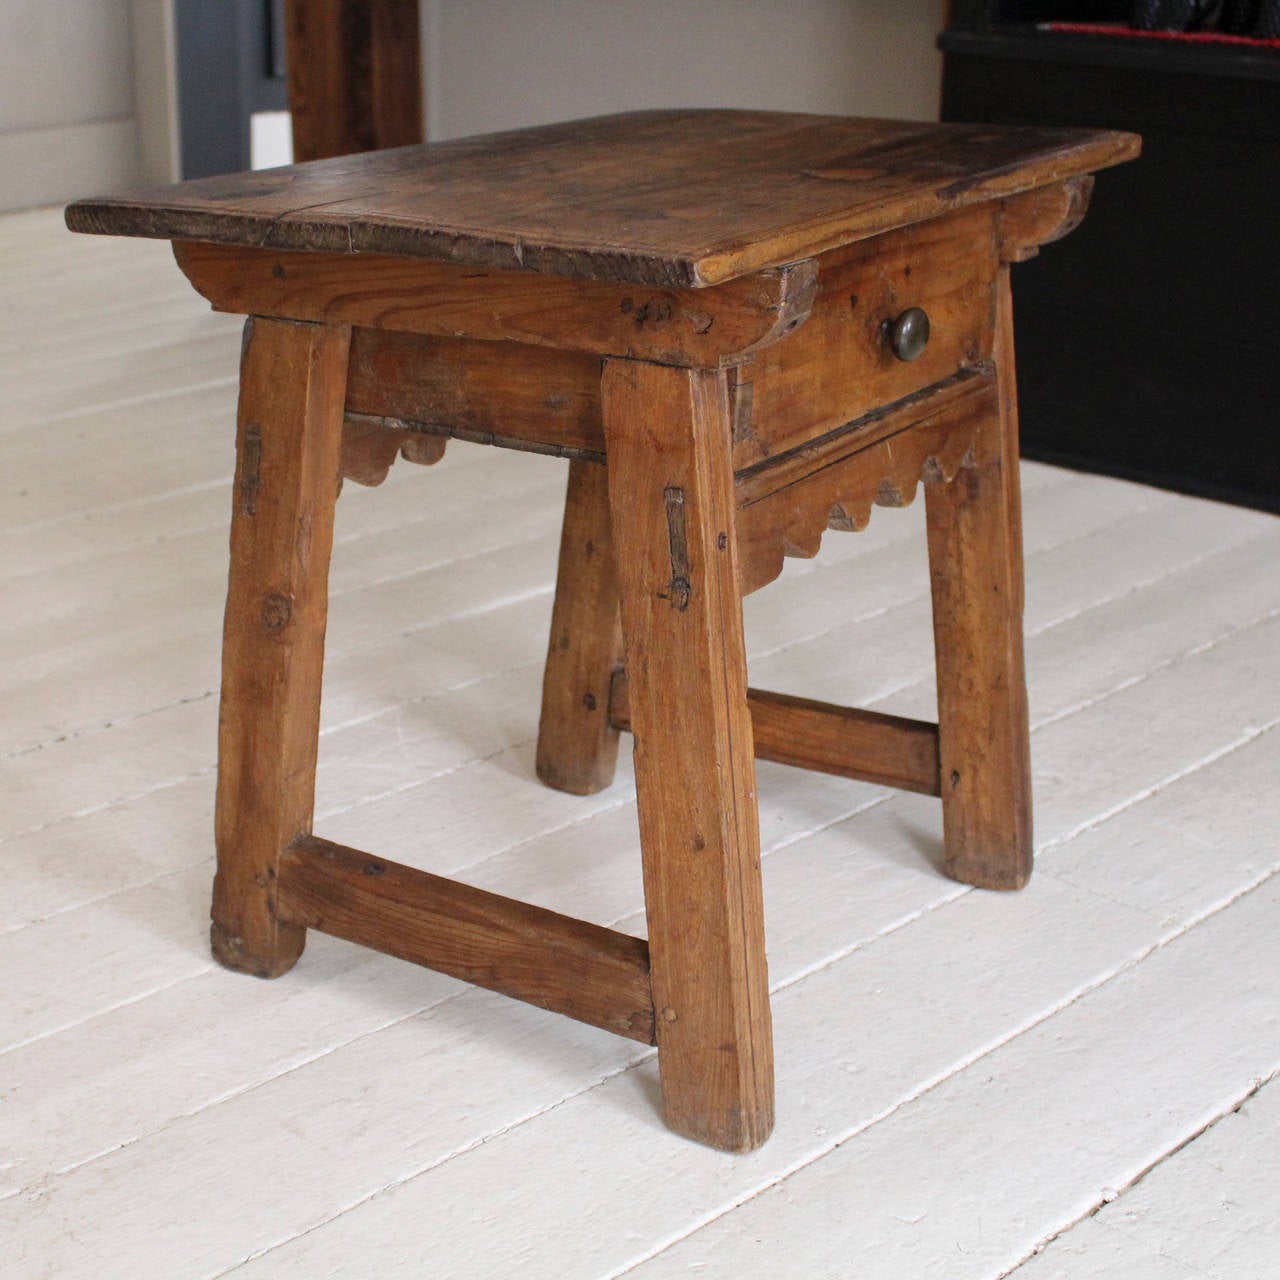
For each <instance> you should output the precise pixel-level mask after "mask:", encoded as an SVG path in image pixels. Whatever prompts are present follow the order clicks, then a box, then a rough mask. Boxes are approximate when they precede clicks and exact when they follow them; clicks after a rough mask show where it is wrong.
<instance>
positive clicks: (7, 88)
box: [0, 0, 138, 208]
mask: <svg viewBox="0 0 1280 1280" xmlns="http://www.w3.org/2000/svg"><path fill="white" fill-rule="evenodd" d="M137 173H138V143H137V130H136V127H135V123H134V103H133V71H132V45H131V33H130V23H129V0H0V208H20V207H22V206H24V205H33V204H48V203H51V202H54V201H58V200H63V199H68V198H70V197H72V196H75V195H82V194H86V193H88V192H90V191H95V190H105V189H109V188H111V187H115V186H119V185H121V184H122V183H124V182H128V181H130V180H133V179H136V177H137Z"/></svg>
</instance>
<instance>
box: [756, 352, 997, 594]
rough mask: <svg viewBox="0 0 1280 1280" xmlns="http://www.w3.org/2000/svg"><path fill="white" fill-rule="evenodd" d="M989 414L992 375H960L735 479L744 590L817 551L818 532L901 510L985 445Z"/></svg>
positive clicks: (993, 407) (992, 412)
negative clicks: (921, 485) (880, 510)
mask: <svg viewBox="0 0 1280 1280" xmlns="http://www.w3.org/2000/svg"><path fill="white" fill-rule="evenodd" d="M997 412H998V411H997V388H996V380H995V377H994V376H993V375H992V373H991V372H990V370H978V369H973V370H967V371H965V372H964V373H961V374H958V375H957V376H956V377H954V378H952V379H950V380H949V381H947V382H945V383H943V384H941V385H940V386H938V387H935V388H931V389H930V390H928V391H926V392H923V393H921V394H920V395H918V396H909V397H907V398H906V399H905V400H902V401H900V402H899V403H897V404H893V405H888V406H886V407H885V408H883V409H882V410H880V411H878V412H875V413H871V414H868V415H867V417H866V418H865V419H862V420H860V421H858V422H854V423H850V424H849V425H848V426H847V427H845V428H843V429H841V430H839V431H836V432H832V433H831V435H830V436H828V437H826V438H825V439H823V440H818V441H814V442H813V443H812V444H809V445H805V446H803V447H802V448H799V449H795V450H792V451H791V452H789V453H787V454H784V455H782V456H780V457H779V458H777V459H774V460H773V461H771V462H768V463H763V464H761V465H759V466H757V467H754V468H749V469H748V470H747V471H745V472H742V473H740V474H739V476H738V483H737V502H738V504H739V510H738V519H737V528H738V548H739V556H740V561H741V586H742V591H743V593H744V594H747V593H749V592H752V591H755V590H757V589H758V588H759V587H762V586H764V585H765V584H766V583H769V582H772V581H773V579H774V578H776V577H777V576H778V574H780V573H781V572H782V565H783V558H784V557H785V556H814V555H817V553H818V548H819V546H820V545H821V543H822V537H823V534H824V533H825V532H826V530H827V529H829V528H832V529H841V530H846V531H848V530H854V529H862V528H865V527H866V524H867V521H868V520H869V519H870V516H871V508H872V506H874V505H875V504H877V503H879V504H880V505H883V506H904V505H906V504H907V503H909V502H910V501H911V500H912V499H913V497H914V496H915V492H916V486H917V483H918V482H919V481H920V480H921V479H924V480H926V481H929V482H937V481H941V480H944V479H946V478H948V477H950V476H953V475H955V474H956V472H957V471H958V470H959V468H960V467H961V466H963V465H964V464H965V463H966V462H967V461H969V460H970V456H971V454H972V453H973V451H974V450H975V449H987V450H989V449H990V446H988V445H986V444H985V443H984V437H985V436H987V435H990V434H991V424H992V423H993V422H994V421H995V420H996V417H997ZM984 456H985V454H984Z"/></svg>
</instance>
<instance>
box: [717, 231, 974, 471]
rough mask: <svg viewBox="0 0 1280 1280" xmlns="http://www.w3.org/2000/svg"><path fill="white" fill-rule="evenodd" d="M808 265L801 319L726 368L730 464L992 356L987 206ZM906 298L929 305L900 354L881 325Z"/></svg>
mask: <svg viewBox="0 0 1280 1280" xmlns="http://www.w3.org/2000/svg"><path fill="white" fill-rule="evenodd" d="M819 265H820V275H819V279H818V295H817V298H816V300H815V302H814V306H813V310H812V311H811V313H810V315H809V318H808V319H807V320H806V321H805V322H804V324H802V325H801V326H800V328H799V329H797V330H796V332H795V333H794V334H792V335H791V336H790V337H788V338H785V339H783V340H782V341H781V342H778V343H776V344H775V345H774V346H772V347H769V348H767V349H766V350H764V351H762V352H761V353H760V354H759V355H758V356H756V358H755V359H754V360H753V361H752V362H751V363H749V364H747V365H744V366H742V367H741V368H740V369H738V370H737V371H736V377H735V381H734V387H733V395H734V441H735V445H734V466H735V468H736V469H738V470H739V471H740V470H742V469H743V468H745V467H750V466H753V465H754V464H756V463H759V462H761V461H763V460H764V459H765V458H769V457H772V456H774V455H775V454H778V453H781V452H783V451H785V450H787V449H792V448H795V447H796V446H798V445H801V444H804V443H805V442H806V441H809V440H813V439H815V438H817V437H819V436H822V435H825V434H826V433H827V432H829V431H833V430H835V429H836V428H838V427H842V426H844V425H845V424H846V423H849V422H852V421H854V420H855V419H857V418H861V417H863V416H864V415H865V414H867V413H870V412H871V411H872V410H875V409H879V408H881V407H883V406H885V405H888V404H892V403H893V402H895V401H897V400H901V399H902V398H903V397H904V396H909V395H912V394H913V393H915V392H917V391H922V390H924V389H925V388H926V387H930V386H932V385H934V384H935V383H937V382H941V381H943V380H944V379H946V378H949V377H951V376H952V375H953V374H955V373H956V372H958V371H959V370H960V369H963V368H966V367H968V366H971V365H975V364H979V363H981V362H983V361H985V360H988V359H989V358H990V356H991V344H992V334H993V330H994V323H995V283H996V275H997V272H998V269H999V256H998V253H997V249H996V227H995V219H994V214H993V211H992V209H991V207H990V206H987V207H983V208H979V209H972V210H964V211H963V212H961V213H958V214H953V215H951V216H949V217H946V218H939V219H936V220H934V221H932V222H926V223H921V224H919V225H917V226H914V227H910V228H908V229H906V230H904V231H896V232H892V233H890V234H888V235H883V236H878V237H876V238H875V239H872V240H866V241H860V242H858V243H856V244H852V245H848V246H846V247H845V248H843V249H839V250H836V251H834V252H832V253H828V254H824V255H823V256H822V257H821V258H819ZM909 307H920V308H922V309H923V310H924V311H926V312H927V313H928V316H929V321H930V337H929V341H928V344H927V345H926V347H925V349H924V352H923V353H922V354H921V355H919V356H918V357H917V358H916V359H914V360H909V361H904V360H901V359H899V358H898V357H897V356H896V355H895V354H894V352H893V350H892V347H891V344H890V342H889V338H888V335H887V333H886V332H885V324H886V322H892V321H893V320H895V319H896V318H897V317H898V316H900V315H901V314H902V313H903V312H904V311H905V310H907V309H908V308H909Z"/></svg>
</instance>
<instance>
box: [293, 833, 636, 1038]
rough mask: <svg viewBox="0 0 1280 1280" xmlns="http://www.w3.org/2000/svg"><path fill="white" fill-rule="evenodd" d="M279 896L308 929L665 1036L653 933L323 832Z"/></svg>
mask: <svg viewBox="0 0 1280 1280" xmlns="http://www.w3.org/2000/svg"><path fill="white" fill-rule="evenodd" d="M279 901H280V912H281V914H282V915H283V916H284V918H285V919H287V920H289V921H290V922H291V923H292V924H294V925H295V926H296V927H298V928H300V929H303V928H306V929H319V930H320V932H321V933H330V934H333V935H334V936H335V937H338V938H346V939H347V941H349V942H356V943H359V944H360V945H361V946H364V947H372V948H374V950H376V951H385V952H387V954H388V955H393V956H397V957H398V958H399V959H401V960H409V961H411V962H412V963H414V964H420V965H425V966H426V967H427V968H428V969H436V970H439V972H441V973H447V974H448V975H449V976H450V977H453V978H460V979H461V980H462V981H463V982H471V983H474V984H475V985H476V986H479V987H488V988H489V989H490V990H491V991H500V992H502V994H503V995H508V996H514V997H515V998H516V999H517V1000H524V1001H526V1002H527V1003H529V1004H535V1005H537V1006H538V1007H539V1008H540V1009H549V1010H551V1011H552V1012H554V1013H563V1014H566V1015H567V1016H568V1017H570V1018H577V1019H578V1021H579V1022H589V1023H590V1024H591V1025H592V1026H595V1027H603V1028H604V1029H605V1030H606V1031H612V1032H614V1033H615V1034H616V1035H620V1036H626V1037H627V1038H628V1039H631V1040H639V1041H640V1042H641V1044H652V1043H653V1003H652V1000H651V999H650V996H649V948H648V946H647V945H646V943H645V941H644V939H643V938H632V937H628V936H627V935H626V934H622V933H617V932H615V931H614V930H612V929H604V928H602V927H601V926H600V925H595V924H588V923H587V922H586V921H584V920H574V919H572V918H571V917H569V916H564V915H561V914H560V913H559V912H556V911H548V910H547V909H546V908H544V907H535V906H531V905H530V904H529V903H527V902H517V901H515V900H514V899H513V898H504V897H501V896H500V895H499V894H496V893H488V892H486V891H485V890H483V889H475V888H472V887H471V886H470V885H465V884H459V883H458V882H457V881H456V880H447V879H445V878H443V877H442V876H436V875H431V874H430V873H428V872H426V871H418V870H416V869H415V868H413V867H405V866H400V865H399V864H398V863H395V862H388V861H387V860H386V859H384V858H375V857H373V856H372V855H370V854H367V853H361V852H360V850H358V849H350V848H347V847H346V846H345V845H340V844H334V843H333V842H332V841H329V840H321V839H318V838H317V837H315V836H304V837H302V838H301V839H299V840H296V841H295V842H294V843H293V844H292V845H291V846H290V847H289V849H288V850H286V852H285V853H284V855H283V857H282V858H281V861H280V896H279Z"/></svg>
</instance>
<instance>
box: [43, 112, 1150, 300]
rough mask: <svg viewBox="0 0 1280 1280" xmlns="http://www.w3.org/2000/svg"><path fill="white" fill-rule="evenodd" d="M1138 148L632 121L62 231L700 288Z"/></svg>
mask: <svg viewBox="0 0 1280 1280" xmlns="http://www.w3.org/2000/svg"><path fill="white" fill-rule="evenodd" d="M1138 148H1139V140H1138V138H1137V137H1136V136H1134V135H1133V134H1126V133H1114V132H1109V131H1104V130H1087V129H1058V128H1042V127H1040V128H1033V127H1006V126H998V125H954V124H946V125H943V124H922V123H907V122H901V121H891V120H871V119H849V118H845V117H839V116H816V115H792V114H780V113H774V112H759V111H730V110H696V111H695V110H689V111H645V112H630V113H627V114H624V115H613V116H601V117H598V118H595V119H591V120H576V121H569V122H566V123H563V124H552V125H542V126H538V127H536V128H532V129H519V130H513V131H510V132H507V133H495V134H486V135H483V136H479V137H474V138H462V139H458V140H456V141H451V142H436V143H428V144H427V145H425V146H416V147H400V148H397V149H395V150H390V151H372V152H366V153H363V154H361V155H353V156H342V157H338V158H336V159H332V160H316V161H312V162H310V163H308V164H299V165H291V166H287V167H285V168H280V169H265V170H258V171H256V172H253V173H240V174H229V175H226V176H223V177H216V178H201V179H197V180H195V181H192V182H184V183H178V184H177V185H174V186H168V187H157V188H153V189H151V190H148V191H142V192H132V193H127V194H124V195H119V196H109V197H104V198H102V199H92V200H81V201H77V202H76V203H75V204H73V205H71V206H70V207H69V208H68V210H67V225H68V226H69V227H70V228H71V229H72V230H73V231H87V232H98V233H102V234H108V235H133V236H153V237H158V238H161V239H168V240H207V241H213V242H217V243H229V244H241V245H253V246H261V247H268V248H274V249H285V250H321V251H326V252H355V253H381V254H396V255H401V256H408V257H420V258H433V259H437V260H444V261H451V262H458V263H464V264H468V265H473V266H478V267H487V268H501V269H506V270H525V271H538V272H545V273H548V274H555V275H565V276H574V277H579V278H584V279H591V280H617V281H627V282H631V283H637V284H650V285H671V286H679V287H698V286H701V285H709V284H717V283H720V282H722V281H725V280H730V279H733V278H735V277H737V276H741V275H744V274H746V273H748V272H751V271H755V270H759V269H761V268H764V267H771V266H781V265H783V264H785V263H788V262H794V261H797V260H798V259H801V258H806V257H811V256H812V255H813V254H816V253H821V252H823V251H825V250H828V249H833V248H837V247H839V246H840V245H843V244H848V243H851V242H852V241H855V240H861V239H866V238H867V237H869V236H873V235H876V234H878V233H880V232H882V231H885V230H888V229H890V228H893V227H899V226H904V225H907V224H910V223H914V222H920V221H923V220H925V219H927V218H931V217H936V216H938V215H940V214H942V213H945V212H947V211H948V210H950V209H955V208H960V207H962V206H965V205H971V204H976V203H979V202H981V201H984V200H990V199H993V198H996V197H999V196H1004V195H1010V194H1013V193H1015V192H1018V191H1024V190H1029V189H1030V188H1033V187H1037V186H1043V185H1045V184H1047V183H1050V182H1054V181H1057V180H1059V179H1062V178H1066V177H1070V176H1072V175H1074V174H1080V173H1087V172H1090V171H1092V170H1095V169H1100V168H1104V167H1106V166H1109V165H1113V164H1118V163H1120V162H1122V161H1124V160H1128V159H1131V158H1132V157H1134V156H1135V155H1137V153H1138Z"/></svg>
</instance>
